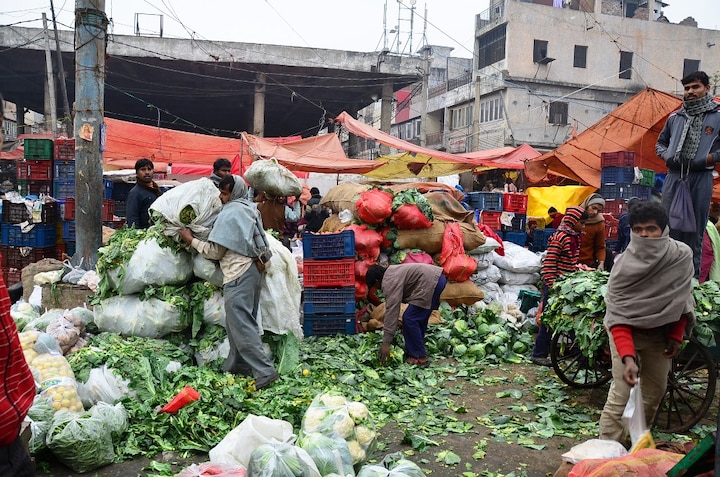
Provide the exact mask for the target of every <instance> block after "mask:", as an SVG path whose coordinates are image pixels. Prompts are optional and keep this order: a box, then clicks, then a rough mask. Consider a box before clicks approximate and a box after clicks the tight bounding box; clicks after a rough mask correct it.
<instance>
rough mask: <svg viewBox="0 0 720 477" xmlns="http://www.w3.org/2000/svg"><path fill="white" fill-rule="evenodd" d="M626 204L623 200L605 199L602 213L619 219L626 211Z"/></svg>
mask: <svg viewBox="0 0 720 477" xmlns="http://www.w3.org/2000/svg"><path fill="white" fill-rule="evenodd" d="M627 202H628V201H627V200H625V199H606V200H605V207H604V208H603V212H604V213H608V214H612V215H613V216H615V217H620V216H621V215H622V214H623V213H624V212H625V211H626V210H627Z"/></svg>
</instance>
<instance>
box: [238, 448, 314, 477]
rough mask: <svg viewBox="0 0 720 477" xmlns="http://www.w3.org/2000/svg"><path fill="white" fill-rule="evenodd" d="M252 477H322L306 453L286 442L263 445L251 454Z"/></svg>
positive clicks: (250, 468)
mask: <svg viewBox="0 0 720 477" xmlns="http://www.w3.org/2000/svg"><path fill="white" fill-rule="evenodd" d="M248 476H250V477H321V476H320V473H319V472H318V469H317V467H316V466H315V463H314V462H313V460H312V458H311V457H310V456H309V455H308V453H307V452H306V451H304V450H303V449H301V448H300V447H297V446H294V445H292V444H288V443H286V442H274V443H271V444H262V445H260V446H258V447H256V448H255V450H253V451H252V454H250V461H249V462H248Z"/></svg>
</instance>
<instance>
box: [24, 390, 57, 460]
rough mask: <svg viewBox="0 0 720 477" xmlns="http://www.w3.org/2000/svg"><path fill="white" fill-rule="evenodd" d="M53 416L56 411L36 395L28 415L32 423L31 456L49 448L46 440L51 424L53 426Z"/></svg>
mask: <svg viewBox="0 0 720 477" xmlns="http://www.w3.org/2000/svg"><path fill="white" fill-rule="evenodd" d="M53 414H55V410H54V409H53V408H52V406H51V405H50V403H49V402H48V400H47V399H45V398H43V397H42V396H40V395H39V394H38V395H36V396H35V400H34V401H33V405H32V406H30V409H29V410H28V414H27V419H28V420H29V421H30V441H29V442H28V450H29V451H30V454H32V455H35V454H37V453H38V452H40V451H41V450H43V449H45V448H46V447H47V444H46V443H45V439H46V437H47V432H48V430H49V429H50V424H52V419H53Z"/></svg>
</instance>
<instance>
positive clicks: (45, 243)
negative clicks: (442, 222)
mask: <svg viewBox="0 0 720 477" xmlns="http://www.w3.org/2000/svg"><path fill="white" fill-rule="evenodd" d="M56 241H57V227H56V226H55V225H41V224H35V226H34V227H33V228H32V230H30V231H29V232H27V233H23V231H22V228H21V227H20V226H19V225H12V224H0V243H2V245H13V246H15V247H51V246H53V245H55V242H56Z"/></svg>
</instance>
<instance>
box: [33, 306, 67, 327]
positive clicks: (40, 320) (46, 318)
mask: <svg viewBox="0 0 720 477" xmlns="http://www.w3.org/2000/svg"><path fill="white" fill-rule="evenodd" d="M63 313H65V310H61V309H60V308H52V309H50V310H47V311H46V312H45V313H43V314H42V315H40V316H38V317H37V318H35V319H33V320H30V321H28V322H27V324H26V325H25V330H38V331H45V330H46V329H47V327H48V325H49V324H50V323H52V322H53V321H55V320H57V319H58V318H59V317H61V316H62V315H63Z"/></svg>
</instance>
